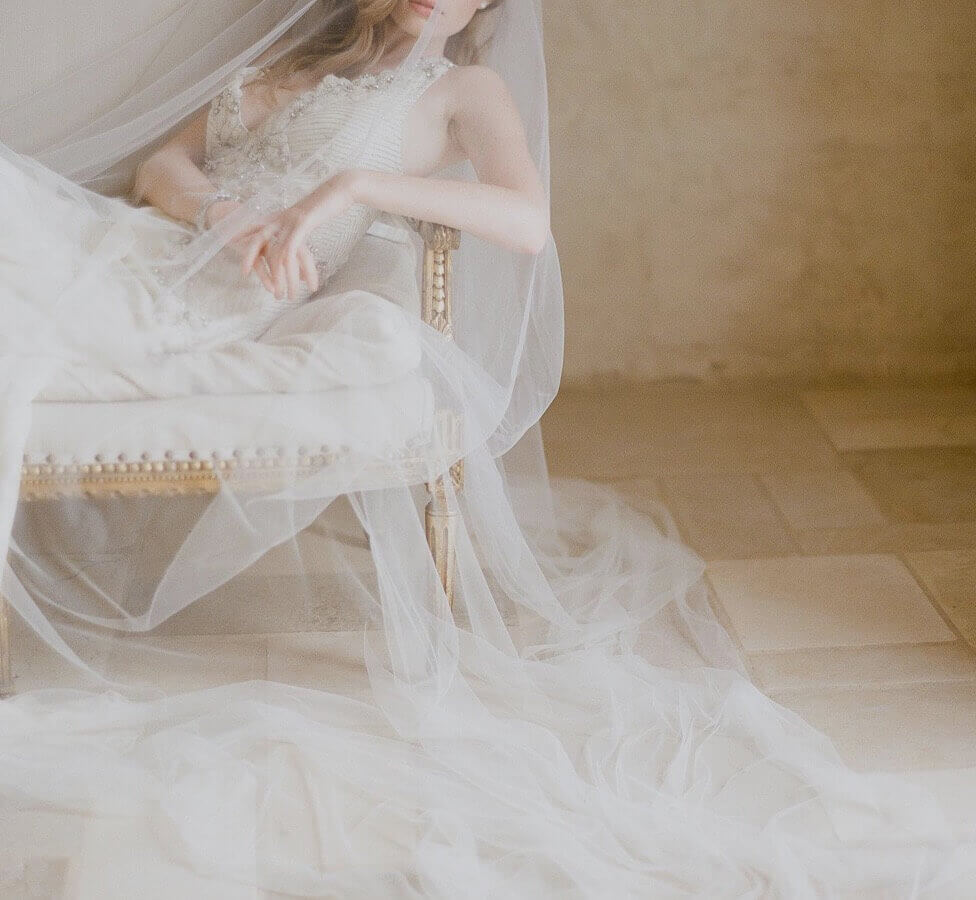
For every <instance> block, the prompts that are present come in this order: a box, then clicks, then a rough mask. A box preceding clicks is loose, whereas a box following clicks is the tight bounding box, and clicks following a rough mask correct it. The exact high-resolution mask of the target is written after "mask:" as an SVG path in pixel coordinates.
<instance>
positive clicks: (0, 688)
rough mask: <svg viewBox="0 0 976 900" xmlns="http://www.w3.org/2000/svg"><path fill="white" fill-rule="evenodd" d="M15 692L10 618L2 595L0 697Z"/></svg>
mask: <svg viewBox="0 0 976 900" xmlns="http://www.w3.org/2000/svg"><path fill="white" fill-rule="evenodd" d="M13 692H14V679H13V675H12V673H11V670H10V616H9V615H8V614H7V598H6V597H4V596H3V594H0V697H9V696H10V695H11V694H12V693H13Z"/></svg>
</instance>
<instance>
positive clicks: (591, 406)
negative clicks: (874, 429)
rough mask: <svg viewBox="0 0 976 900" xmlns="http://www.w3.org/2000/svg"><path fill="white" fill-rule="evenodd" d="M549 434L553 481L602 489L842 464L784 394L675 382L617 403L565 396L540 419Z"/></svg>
mask: <svg viewBox="0 0 976 900" xmlns="http://www.w3.org/2000/svg"><path fill="white" fill-rule="evenodd" d="M542 435H543V439H544V441H545V445H546V456H547V459H548V461H549V465H550V470H551V471H552V472H553V473H554V474H572V475H577V476H581V477H586V478H593V479H597V480H617V479H623V478H638V477H646V476H653V475H658V474H664V473H666V472H708V473H712V474H719V473H725V474H728V473H746V472H771V471H779V470H781V469H790V468H821V469H823V468H829V467H830V466H832V465H835V464H836V454H835V452H834V450H833V447H832V446H831V444H830V441H829V440H828V439H827V437H826V435H824V434H823V432H822V430H821V429H820V427H819V426H818V424H817V422H816V421H815V420H814V419H813V417H812V416H811V415H810V413H809V411H808V410H807V409H806V408H805V407H804V406H803V404H802V403H801V402H800V401H799V399H798V398H797V397H795V396H793V395H792V394H791V393H782V392H757V391H754V390H747V389H726V388H715V387H710V386H702V385H695V384H675V383H664V384H656V385H647V386H640V387H630V388H624V389H621V390H620V391H619V392H614V393H612V394H606V393H596V392H587V391H581V390H574V389H565V390H563V391H560V393H559V394H558V395H557V397H556V399H555V400H554V401H553V403H552V404H551V405H550V407H549V409H548V410H547V411H546V413H545V415H544V416H543V418H542Z"/></svg>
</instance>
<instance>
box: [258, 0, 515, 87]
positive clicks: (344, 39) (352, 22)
mask: <svg viewBox="0 0 976 900" xmlns="http://www.w3.org/2000/svg"><path fill="white" fill-rule="evenodd" d="M401 2H402V0H356V2H355V3H349V0H323V3H325V4H326V6H327V8H329V7H331V10H328V11H327V13H326V15H327V16H328V19H329V24H328V25H327V26H326V27H325V28H323V29H322V30H321V31H320V32H318V33H316V34H314V35H312V36H311V37H310V38H308V39H306V40H305V41H303V42H302V43H301V44H299V45H298V46H297V47H295V48H294V49H292V50H289V51H288V52H287V53H284V54H283V55H282V56H281V57H279V58H278V59H276V60H275V61H274V62H273V63H270V64H269V65H267V66H265V67H264V69H263V71H262V72H261V74H260V75H259V77H258V78H256V79H255V81H259V82H263V83H264V84H265V85H266V86H269V87H270V88H271V92H272V94H273V93H274V91H275V90H276V89H277V88H278V87H279V86H280V85H281V84H282V83H283V82H285V81H287V80H288V79H289V78H291V77H292V76H293V75H295V74H296V73H298V72H301V71H304V70H306V69H313V68H316V67H319V66H322V64H323V61H327V66H326V70H325V71H323V72H322V75H323V76H324V75H325V74H329V73H332V74H336V75H341V74H344V73H349V74H353V75H356V74H359V73H361V72H363V71H367V70H368V69H369V68H370V67H371V66H375V65H376V64H377V63H378V62H379V61H380V60H381V59H382V58H383V55H384V54H385V53H386V51H387V50H388V49H389V46H390V42H391V39H392V36H393V33H394V28H395V25H394V23H393V19H392V16H393V13H394V12H395V10H396V8H397V6H399V4H400V3H401ZM502 2H504V0H492V2H490V3H489V5H488V6H487V7H486V8H485V9H478V10H476V11H475V14H474V17H473V18H472V19H471V21H470V22H469V23H468V24H467V25H466V26H465V27H464V28H463V29H462V30H461V31H460V32H458V33H457V34H455V35H452V36H451V38H450V39H449V40H448V42H447V46H446V48H445V55H446V56H447V57H448V58H449V59H450V60H451V61H452V62H455V63H457V64H458V65H462V66H466V65H472V64H474V63H477V62H478V60H479V59H480V57H481V55H482V53H483V51H484V49H485V48H486V47H487V45H488V43H489V41H490V40H491V36H492V34H493V33H494V30H495V24H496V21H497V17H498V8H499V7H500V6H501V4H502ZM342 7H345V8H342ZM330 12H332V13H333V14H331V15H330V14H329V13H330ZM284 40H287V33H286V35H285V38H284Z"/></svg>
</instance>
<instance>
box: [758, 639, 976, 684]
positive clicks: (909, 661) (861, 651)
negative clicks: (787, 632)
mask: <svg viewBox="0 0 976 900" xmlns="http://www.w3.org/2000/svg"><path fill="white" fill-rule="evenodd" d="M748 660H749V670H750V673H751V674H752V677H753V678H754V679H755V680H756V681H758V683H759V685H760V686H761V687H762V689H763V690H773V691H784V690H806V689H809V688H811V687H850V688H853V687H858V686H861V687H883V686H885V685H908V684H925V683H929V682H935V681H970V682H973V686H974V689H976V651H974V650H973V649H972V648H971V647H970V646H969V645H968V644H966V642H965V641H939V642H937V643H932V644H883V645H880V646H875V647H815V648H811V649H803V650H790V651H788V652H783V653H753V654H750V655H749V657H748Z"/></svg>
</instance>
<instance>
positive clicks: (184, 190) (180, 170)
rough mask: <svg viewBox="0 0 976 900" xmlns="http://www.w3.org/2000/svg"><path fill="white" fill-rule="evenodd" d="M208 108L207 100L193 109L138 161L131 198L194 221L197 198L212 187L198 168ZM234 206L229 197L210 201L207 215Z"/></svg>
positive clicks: (197, 203) (171, 214)
mask: <svg viewBox="0 0 976 900" xmlns="http://www.w3.org/2000/svg"><path fill="white" fill-rule="evenodd" d="M209 110H210V106H209V104H208V105H207V106H205V107H203V108H202V109H200V110H199V111H197V112H196V113H195V114H194V115H193V116H192V118H190V119H189V121H188V122H187V123H186V124H185V125H184V126H183V128H181V129H180V130H179V131H178V132H177V133H176V134H174V135H173V136H172V137H171V138H170V139H169V140H168V141H166V143H164V144H163V145H162V146H160V147H159V148H158V149H157V150H155V151H154V152H153V153H152V154H150V155H149V156H147V157H146V158H145V159H144V160H143V161H142V162H141V163H140V164H139V167H138V168H137V169H136V177H135V182H134V184H133V190H132V199H133V200H134V201H135V202H141V201H143V200H146V201H148V202H149V203H151V204H152V205H153V206H155V207H156V208H157V209H160V210H162V211H163V212H164V213H166V214H167V215H170V216H172V217H173V218H174V219H182V220H183V221H185V222H191V223H192V222H194V221H196V215H197V211H198V210H199V208H200V203H201V201H202V200H203V198H204V197H205V196H206V195H207V194H211V193H213V192H214V191H215V190H216V188H215V187H214V185H213V184H212V183H211V182H210V180H209V179H208V178H207V176H206V175H204V174H203V172H202V171H201V169H200V166H201V165H202V164H203V158H204V152H205V147H204V141H205V136H206V129H207V114H208V112H209ZM236 206H237V204H234V203H233V201H221V202H219V203H214V204H213V205H212V206H211V207H210V210H209V211H208V213H207V218H208V220H209V221H210V222H213V221H216V219H217V217H218V216H219V215H220V214H224V215H226V214H227V212H230V211H231V210H232V209H234V208H235V207H236Z"/></svg>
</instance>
